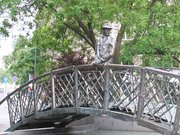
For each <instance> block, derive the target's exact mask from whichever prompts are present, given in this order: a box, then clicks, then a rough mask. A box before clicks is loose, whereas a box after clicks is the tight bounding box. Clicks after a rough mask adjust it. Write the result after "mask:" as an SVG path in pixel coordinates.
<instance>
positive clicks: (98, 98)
mask: <svg viewBox="0 0 180 135" xmlns="http://www.w3.org/2000/svg"><path fill="white" fill-rule="evenodd" d="M103 83H104V71H96V70H93V71H79V72H78V90H79V101H80V106H84V107H92V108H102V104H103V98H104V97H103V94H104V89H103Z"/></svg>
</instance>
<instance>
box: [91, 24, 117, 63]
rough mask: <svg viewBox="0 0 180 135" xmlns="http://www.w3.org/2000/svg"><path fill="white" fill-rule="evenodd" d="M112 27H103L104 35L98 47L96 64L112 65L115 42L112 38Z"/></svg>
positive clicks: (109, 25)
mask: <svg viewBox="0 0 180 135" xmlns="http://www.w3.org/2000/svg"><path fill="white" fill-rule="evenodd" d="M111 29H112V25H111V24H110V23H106V24H104V25H103V27H102V32H103V35H102V37H101V38H100V39H99V41H98V43H97V46H96V55H95V61H94V63H99V64H100V63H111V62H112V55H113V49H114V41H113V38H112V37H111V36H110V33H111Z"/></svg>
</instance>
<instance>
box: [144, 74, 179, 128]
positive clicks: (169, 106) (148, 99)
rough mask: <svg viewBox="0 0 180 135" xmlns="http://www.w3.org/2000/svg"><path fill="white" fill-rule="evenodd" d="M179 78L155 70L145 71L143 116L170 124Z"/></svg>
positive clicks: (173, 116) (174, 110)
mask: <svg viewBox="0 0 180 135" xmlns="http://www.w3.org/2000/svg"><path fill="white" fill-rule="evenodd" d="M178 84H180V80H178V79H176V78H174V77H171V76H168V75H166V74H160V73H156V72H151V71H146V74H145V84H144V93H143V96H144V107H143V113H144V117H148V118H149V119H150V120H154V121H156V122H161V123H166V124H168V125H170V126H171V125H172V123H173V122H174V119H175V114H176V107H177V100H178V99H177V93H178V92H179V90H180V89H179V87H180V86H179V85H178Z"/></svg>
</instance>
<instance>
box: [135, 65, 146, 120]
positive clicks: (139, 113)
mask: <svg viewBox="0 0 180 135" xmlns="http://www.w3.org/2000/svg"><path fill="white" fill-rule="evenodd" d="M144 83H145V69H144V68H142V69H141V80H140V84H139V94H138V108H137V119H140V118H141V117H142V113H143V107H144V97H143V93H144Z"/></svg>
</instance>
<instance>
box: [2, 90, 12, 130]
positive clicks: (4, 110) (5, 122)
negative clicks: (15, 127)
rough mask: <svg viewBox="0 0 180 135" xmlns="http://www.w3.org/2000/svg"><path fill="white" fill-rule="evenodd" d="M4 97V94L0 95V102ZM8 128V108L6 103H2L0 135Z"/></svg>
mask: <svg viewBox="0 0 180 135" xmlns="http://www.w3.org/2000/svg"><path fill="white" fill-rule="evenodd" d="M5 96H6V94H4V93H0V101H1V100H2V99H3V98H4V97H5ZM9 127H10V123H9V114H8V107H7V102H4V103H3V104H2V105H0V133H1V132H3V131H5V130H6V129H8V128H9Z"/></svg>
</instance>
